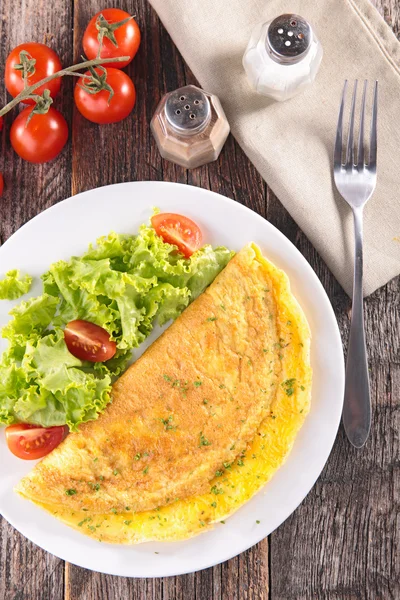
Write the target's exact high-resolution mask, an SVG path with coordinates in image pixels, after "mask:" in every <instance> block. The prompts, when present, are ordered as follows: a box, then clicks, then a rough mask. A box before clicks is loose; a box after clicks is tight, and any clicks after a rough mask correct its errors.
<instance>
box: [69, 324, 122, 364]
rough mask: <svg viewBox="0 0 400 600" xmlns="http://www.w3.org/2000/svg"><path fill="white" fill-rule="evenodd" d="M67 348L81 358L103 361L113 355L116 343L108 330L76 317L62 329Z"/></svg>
mask: <svg viewBox="0 0 400 600" xmlns="http://www.w3.org/2000/svg"><path fill="white" fill-rule="evenodd" d="M64 339H65V343H66V344H67V347H68V350H69V351H70V352H71V354H73V355H74V356H76V358H80V359H81V360H89V361H90V362H104V361H106V360H109V359H110V358H112V357H113V356H114V354H115V353H116V351H117V345H116V343H115V342H112V341H111V340H110V336H109V334H108V332H107V331H106V330H105V329H103V327H100V326H99V325H95V324H94V323H90V322H89V321H83V320H81V319H77V320H76V321H70V322H69V323H68V324H67V326H66V328H65V330H64Z"/></svg>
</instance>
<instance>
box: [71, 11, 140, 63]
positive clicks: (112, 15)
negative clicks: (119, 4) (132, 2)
mask: <svg viewBox="0 0 400 600" xmlns="http://www.w3.org/2000/svg"><path fill="white" fill-rule="evenodd" d="M100 14H102V15H103V17H104V18H105V19H106V21H108V22H109V23H118V22H119V21H123V20H124V19H126V18H127V17H129V16H130V15H129V13H127V12H125V11H124V10H120V9H119V8H105V9H104V10H101V11H100V12H98V13H97V14H96V15H95V16H94V17H93V18H92V19H91V20H90V21H89V24H88V26H87V28H86V31H85V33H84V34H83V42H82V43H83V50H84V52H85V54H86V56H87V57H88V59H89V60H92V59H94V58H97V52H98V50H99V40H98V37H97V36H98V35H99V32H98V30H97V27H96V20H97V17H98V16H99V15H100ZM114 35H115V39H116V40H117V44H118V47H116V46H114V44H113V43H112V41H111V40H109V39H108V38H106V37H105V38H103V47H102V49H101V54H100V57H101V58H115V57H117V56H129V59H128V60H126V61H123V62H115V63H113V62H112V63H108V64H107V67H115V68H118V69H122V68H123V67H126V65H128V64H129V63H130V62H131V60H132V59H133V57H134V56H135V54H136V52H137V51H138V48H139V45H140V29H139V26H138V24H137V23H136V21H135V19H130V20H129V21H128V22H127V23H125V25H121V27H118V29H116V30H115V31H114Z"/></svg>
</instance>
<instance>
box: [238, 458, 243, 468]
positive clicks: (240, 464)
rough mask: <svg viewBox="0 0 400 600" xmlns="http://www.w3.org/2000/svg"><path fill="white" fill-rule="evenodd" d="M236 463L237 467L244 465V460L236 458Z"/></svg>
mask: <svg viewBox="0 0 400 600" xmlns="http://www.w3.org/2000/svg"><path fill="white" fill-rule="evenodd" d="M237 464H238V466H239V467H244V462H243V461H242V459H240V460H238V461H237Z"/></svg>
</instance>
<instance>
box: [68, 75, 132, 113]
mask: <svg viewBox="0 0 400 600" xmlns="http://www.w3.org/2000/svg"><path fill="white" fill-rule="evenodd" d="M106 71H107V83H108V84H109V85H110V86H111V87H112V89H113V90H114V95H113V97H112V98H111V100H110V92H108V91H107V90H101V92H98V93H97V94H89V93H88V92H86V91H85V90H84V89H83V88H82V87H81V86H80V85H79V84H77V85H76V86H75V91H74V99H75V104H76V106H77V108H78V110H79V112H80V113H81V114H82V115H83V116H84V117H86V119H89V121H92V122H93V123H100V124H104V123H116V122H117V121H122V119H125V117H127V116H128V115H129V114H130V113H131V112H132V110H133V107H134V106H135V102H136V90H135V86H134V85H133V81H132V79H131V78H130V77H128V75H127V74H126V73H124V72H123V71H120V70H119V69H108V68H107V69H106ZM85 75H87V76H90V73H89V71H87V72H86V73H85Z"/></svg>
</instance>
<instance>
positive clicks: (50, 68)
mask: <svg viewBox="0 0 400 600" xmlns="http://www.w3.org/2000/svg"><path fill="white" fill-rule="evenodd" d="M23 50H25V52H27V53H28V55H29V56H30V57H31V58H34V59H35V60H36V63H35V65H34V66H33V68H34V70H35V71H34V73H32V74H30V75H29V74H28V85H33V84H34V83H37V82H38V81H40V80H41V79H44V78H45V77H48V76H49V75H53V73H56V72H57V71H61V69H62V66H61V62H60V59H59V58H58V56H57V54H56V53H55V52H54V50H52V49H51V48H49V47H48V46H45V44H39V43H37V42H28V43H25V44H20V45H19V46H17V47H16V48H14V50H12V52H11V53H10V54H9V55H8V58H7V60H6V68H5V80H6V88H7V90H8V91H9V92H10V94H11V96H12V97H13V98H15V96H18V94H19V93H20V92H22V90H23V89H24V81H23V78H22V75H23V72H22V71H21V70H19V69H15V66H16V65H18V64H20V63H21V61H20V57H19V55H20V52H22V51H23ZM60 87H61V77H56V79H52V80H51V81H49V82H48V83H46V84H45V85H42V86H40V87H39V88H37V89H36V90H35V94H38V95H41V94H43V91H44V90H45V89H46V88H47V89H48V90H49V91H50V95H51V97H52V98H55V97H56V95H57V93H58V92H59V90H60ZM23 102H24V103H25V104H35V102H34V100H32V99H27V100H23Z"/></svg>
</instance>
